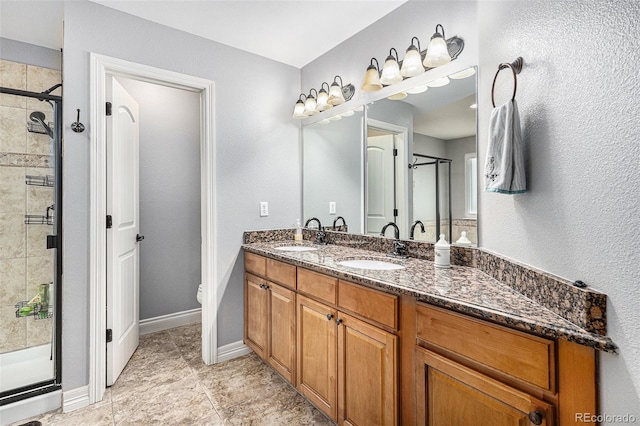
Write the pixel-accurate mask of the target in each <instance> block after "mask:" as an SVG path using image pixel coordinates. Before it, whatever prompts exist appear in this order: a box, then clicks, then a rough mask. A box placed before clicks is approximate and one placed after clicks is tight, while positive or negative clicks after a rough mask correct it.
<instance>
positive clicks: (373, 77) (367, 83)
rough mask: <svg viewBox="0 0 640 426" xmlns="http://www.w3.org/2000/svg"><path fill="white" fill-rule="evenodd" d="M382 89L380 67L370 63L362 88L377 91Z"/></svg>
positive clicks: (365, 90)
mask: <svg viewBox="0 0 640 426" xmlns="http://www.w3.org/2000/svg"><path fill="white" fill-rule="evenodd" d="M380 89H382V83H380V76H379V75H378V69H377V68H376V67H375V66H373V65H369V68H367V72H366V73H365V74H364V81H363V82H362V86H360V90H362V91H364V92H375V91H376V90H380Z"/></svg>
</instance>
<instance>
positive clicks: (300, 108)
mask: <svg viewBox="0 0 640 426" xmlns="http://www.w3.org/2000/svg"><path fill="white" fill-rule="evenodd" d="M305 117H307V114H305V113H304V102H302V101H301V100H299V99H298V102H296V106H295V107H294V108H293V118H299V119H302V118H305Z"/></svg>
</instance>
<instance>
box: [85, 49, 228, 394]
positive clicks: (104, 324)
mask: <svg viewBox="0 0 640 426" xmlns="http://www.w3.org/2000/svg"><path fill="white" fill-rule="evenodd" d="M114 81H116V82H118V85H119V86H128V89H129V90H130V91H135V90H137V89H136V85H141V84H146V85H148V87H150V86H155V88H156V89H158V90H160V91H163V90H164V91H167V90H177V91H178V92H189V93H188V94H191V95H195V96H196V98H197V103H198V107H197V111H196V114H197V119H198V120H197V122H198V127H197V129H196V130H195V134H197V138H198V142H199V143H198V147H197V148H196V149H198V150H199V168H200V171H199V173H197V175H198V176H197V178H198V180H199V190H197V189H196V190H195V193H196V197H197V199H196V202H197V203H198V204H199V209H198V207H197V204H196V207H195V209H196V210H199V216H198V217H197V219H195V220H196V221H199V224H195V225H194V224H193V223H192V222H193V220H194V216H193V215H192V216H191V217H190V218H189V219H185V220H186V221H189V222H191V225H192V226H191V227H190V228H191V232H193V230H194V229H198V228H199V235H197V237H196V242H195V246H196V248H195V249H196V251H199V263H200V274H199V279H197V280H196V279H195V277H192V278H191V279H190V280H194V281H196V282H194V283H188V284H187V285H188V287H185V288H188V290H187V291H184V293H191V294H185V296H184V297H191V298H192V299H195V291H193V292H192V291H191V289H192V287H195V289H196V290H197V284H200V283H202V319H201V321H202V359H203V361H204V362H205V363H206V364H213V363H215V362H216V358H217V353H216V352H217V351H216V349H217V339H216V307H217V295H216V282H217V280H216V268H215V237H214V231H215V140H214V129H213V116H214V115H213V114H214V110H213V105H214V104H213V97H214V83H213V82H212V81H210V80H206V79H201V78H198V77H192V76H188V75H184V74H179V73H175V72H171V71H166V70H161V69H158V68H154V67H149V66H145V65H140V64H135V63H132V62H128V61H123V60H120V59H116V58H110V57H106V56H102V55H97V54H91V109H92V123H93V127H94V129H93V132H92V145H91V169H90V170H91V173H90V174H91V228H90V248H91V252H90V259H91V260H90V262H91V264H90V270H91V287H90V288H91V293H90V296H91V298H90V310H91V316H90V320H91V324H90V372H89V403H90V404H91V403H95V402H98V401H100V400H101V399H102V396H103V394H104V391H105V389H106V386H107V383H108V382H107V380H106V377H107V365H108V362H107V361H108V360H109V358H108V354H107V348H108V346H107V340H108V337H111V340H112V341H115V340H116V339H120V338H122V339H123V340H122V341H124V339H125V337H124V336H125V334H128V332H129V331H130V329H131V328H132V327H134V326H133V324H135V328H136V332H137V331H138V330H137V327H138V321H137V320H136V319H135V318H134V317H135V315H136V314H139V312H135V308H134V306H135V305H136V304H134V303H133V301H132V299H134V298H135V293H133V292H131V293H130V294H129V296H127V297H125V298H121V300H124V301H125V303H123V304H125V305H126V304H128V305H129V306H130V307H131V309H130V310H129V311H128V312H127V313H126V315H125V316H126V318H125V321H122V324H121V326H122V327H121V328H122V330H124V332H125V333H123V332H122V330H121V332H120V335H118V336H116V335H115V334H112V336H107V329H108V328H109V326H111V325H113V321H112V320H109V319H108V317H107V308H108V309H113V308H114V306H113V305H111V306H107V302H108V300H109V301H110V302H109V303H113V300H112V299H111V298H110V297H108V293H107V289H108V288H109V285H110V283H109V279H110V275H109V273H110V274H111V275H112V276H113V277H114V279H116V278H119V277H120V278H122V277H125V278H126V279H125V280H124V281H125V282H126V281H127V280H129V281H131V280H134V279H135V275H136V273H137V272H138V271H136V269H135V263H136V259H135V257H136V256H135V253H136V252H139V246H140V244H139V243H140V242H142V241H143V238H144V237H143V235H142V232H141V231H142V229H141V228H140V226H139V225H140V224H141V222H140V220H139V218H136V217H135V214H136V212H137V210H136V207H135V206H133V204H131V203H134V202H135V201H136V199H137V197H136V190H135V187H133V186H128V184H123V182H124V181H125V180H124V179H123V178H122V175H124V176H125V177H127V178H128V179H129V181H135V180H136V179H135V174H136V173H137V171H136V168H137V166H138V164H137V163H138V162H137V159H132V157H134V155H133V154H132V151H130V152H129V153H128V154H124V155H123V153H122V152H121V153H120V154H118V152H115V155H116V156H115V158H116V159H120V160H122V159H127V160H126V161H120V162H119V163H118V164H120V163H124V165H122V164H120V165H119V167H120V166H123V167H124V170H122V171H121V170H116V169H113V170H110V167H111V166H112V165H113V164H111V165H110V164H109V162H108V158H110V155H111V156H113V154H114V153H113V152H110V151H109V150H110V149H114V147H117V144H115V145H112V140H110V137H109V131H111V133H112V135H113V136H118V137H122V136H125V137H126V136H127V135H128V134H129V133H131V132H132V129H133V127H132V126H134V124H133V123H134V121H135V120H134V119H133V118H132V117H133V114H131V113H130V112H131V111H129V110H130V109H131V108H129V107H128V106H124V107H123V108H122V109H120V110H117V109H116V108H115V105H112V107H111V111H110V112H111V113H112V114H123V116H127V115H129V116H130V118H129V119H128V120H129V123H128V124H125V125H123V126H121V127H120V128H118V129H111V130H110V125H111V124H110V121H109V120H107V114H108V112H109V111H107V110H108V109H109V107H108V105H107V102H109V101H111V99H110V98H111V97H112V94H113V93H114V92H113V87H114V85H113V84H112V83H113V82H114ZM125 92H126V90H125ZM176 93H177V92H176ZM125 104H126V102H125ZM162 104H163V103H160V104H159V107H161V108H162V106H163V105H162ZM170 106H171V103H170V102H167V103H166V105H164V107H165V108H170ZM111 117H112V118H113V115H112V116H111ZM126 121H127V120H125V122H126ZM191 130H192V131H193V129H191ZM125 147H127V148H125V149H130V147H128V145H125ZM192 151H193V150H192ZM152 152H153V151H152ZM118 155H121V157H120V158H119V157H118ZM114 164H115V163H114ZM120 172H122V175H120V176H119V177H118V178H117V179H114V175H116V174H119V173H120ZM190 173H193V170H191V171H190ZM187 174H188V173H187ZM143 175H144V173H143ZM192 178H193V177H192ZM123 185H124V186H123ZM134 186H135V185H134ZM157 189H158V190H160V191H162V188H157ZM191 190H192V191H191V197H192V198H193V192H194V191H193V188H191ZM114 194H115V198H116V199H117V198H119V199H121V200H120V201H118V200H116V204H117V203H118V202H120V204H117V205H116V204H114V199H108V197H113V196H114ZM123 201H124V202H123ZM152 204H153V203H152ZM123 206H124V207H123ZM169 207H170V206H166V208H169ZM111 208H115V209H116V210H118V209H120V210H119V212H124V213H127V214H125V215H124V216H123V217H124V219H126V220H125V221H124V222H120V224H121V225H122V224H123V226H121V227H120V228H118V229H119V230H122V231H126V232H125V234H126V233H127V232H128V233H132V232H133V234H132V235H133V236H129V235H128V234H127V237H126V238H124V237H123V241H127V242H131V241H129V240H132V241H133V242H132V243H131V247H129V248H127V247H124V248H122V253H120V254H118V251H117V250H116V251H113V252H111V253H110V250H112V249H115V248H116V246H117V245H118V240H113V239H112V236H110V235H109V233H108V232H107V230H106V227H107V223H106V222H107V219H108V218H107V215H109V214H110V213H111V212H110V211H109V209H111ZM111 225H112V226H114V225H115V218H112V223H111ZM142 225H143V226H144V224H142ZM164 225H165V226H166V227H167V228H168V227H171V224H170V223H165V224H164ZM136 226H137V228H136ZM114 228H115V227H114ZM114 228H111V229H109V232H111V231H113V229H114ZM196 233H198V232H197V231H196ZM134 234H135V235H134ZM123 235H124V234H123ZM156 235H157V234H156ZM166 235H167V234H165V235H164V236H163V237H166ZM129 237H131V238H129ZM155 238H158V236H156V237H155ZM192 239H193V238H192ZM110 242H111V245H110V244H109V243H110ZM142 243H143V244H144V242H142ZM163 243H164V244H171V241H163ZM193 243H194V242H193V241H191V248H192V249H193V245H194V244H193ZM114 255H118V256H120V255H122V256H121V257H120V258H121V259H123V260H126V261H123V262H121V265H120V266H118V262H117V261H116V260H117V256H116V257H114ZM109 256H111V257H110V260H109V261H108V260H107V258H108V257H109ZM171 261H172V262H175V261H176V259H171ZM110 262H111V263H112V265H110ZM185 262H187V263H188V262H189V260H188V259H185ZM113 265H116V269H115V270H113V271H109V269H110V268H111V266H113ZM143 266H144V265H143ZM183 266H184V265H183ZM186 268H187V269H189V268H190V267H189V266H187V267H186ZM191 269H193V268H191ZM108 271H109V273H108ZM191 272H193V270H192V271H191ZM129 291H131V290H129ZM116 300H117V298H116ZM116 305H117V302H116ZM138 306H139V305H138ZM149 309H150V312H156V313H157V312H161V311H157V310H156V311H154V309H155V308H154V307H151V308H149ZM147 315H149V314H147ZM160 315H161V314H160ZM114 331H115V330H114ZM112 333H113V332H112ZM136 339H137V337H135V338H132V341H133V340H136ZM125 346H126V345H125ZM109 362H111V361H109ZM125 364H126V362H125ZM122 367H123V366H122ZM116 376H117V375H116Z"/></svg>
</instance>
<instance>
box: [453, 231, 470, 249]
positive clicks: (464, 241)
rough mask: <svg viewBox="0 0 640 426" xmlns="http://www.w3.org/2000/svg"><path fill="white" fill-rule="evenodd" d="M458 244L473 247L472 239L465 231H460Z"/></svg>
mask: <svg viewBox="0 0 640 426" xmlns="http://www.w3.org/2000/svg"><path fill="white" fill-rule="evenodd" d="M456 244H457V245H459V246H463V247H471V241H470V240H469V239H468V238H467V233H466V232H465V231H462V232H461V233H460V238H459V239H458V240H457V241H456Z"/></svg>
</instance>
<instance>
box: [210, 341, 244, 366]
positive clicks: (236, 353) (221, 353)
mask: <svg viewBox="0 0 640 426" xmlns="http://www.w3.org/2000/svg"><path fill="white" fill-rule="evenodd" d="M248 353H251V349H249V346H247V345H245V344H244V343H243V342H242V340H238V341H237V342H233V343H229V344H228V345H224V346H220V347H219V348H218V362H224V361H229V360H230V359H234V358H238V357H240V356H242V355H246V354H248Z"/></svg>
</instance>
